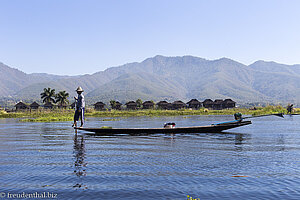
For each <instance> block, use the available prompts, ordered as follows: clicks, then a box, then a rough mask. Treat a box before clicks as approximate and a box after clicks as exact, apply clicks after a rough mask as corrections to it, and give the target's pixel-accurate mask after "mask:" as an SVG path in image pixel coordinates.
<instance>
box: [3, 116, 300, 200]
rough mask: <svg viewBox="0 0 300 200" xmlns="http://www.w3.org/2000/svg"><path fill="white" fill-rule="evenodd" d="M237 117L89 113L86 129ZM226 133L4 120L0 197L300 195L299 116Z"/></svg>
mask: <svg viewBox="0 0 300 200" xmlns="http://www.w3.org/2000/svg"><path fill="white" fill-rule="evenodd" d="M232 118H233V117H232V116H185V117H182V116H180V117H163V118H147V117H137V118H123V119H122V118H121V119H120V121H101V120H103V118H89V119H88V121H87V122H86V127H101V126H113V127H162V125H163V123H164V122H175V123H176V124H177V126H196V125H209V124H212V123H215V122H222V121H229V120H232ZM252 122H253V124H252V125H249V126H244V127H239V128H235V129H232V130H229V131H227V133H226V134H205V133H201V134H187V135H182V134H177V135H175V136H171V135H164V134H153V135H148V136H128V135H122V136H106V137H94V136H88V135H86V134H85V133H84V132H83V131H81V132H80V131H79V132H78V134H77V136H76V135H75V134H74V130H73V129H72V128H71V122H57V123H22V122H18V120H15V119H1V120H0V144H1V145H0V196H1V195H2V197H4V196H5V195H6V196H7V195H8V193H10V194H20V193H21V194H22V193H23V192H24V193H35V192H37V193H39V194H42V193H43V192H46V193H48V192H49V193H50V195H52V194H53V195H55V194H57V198H58V199H187V195H189V196H190V197H192V198H194V199H196V198H200V199H201V200H204V199H300V116H286V117H285V119H283V118H279V117H275V116H270V117H264V118H256V119H253V120H252Z"/></svg>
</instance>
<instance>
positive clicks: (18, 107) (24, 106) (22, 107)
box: [15, 101, 29, 111]
mask: <svg viewBox="0 0 300 200" xmlns="http://www.w3.org/2000/svg"><path fill="white" fill-rule="evenodd" d="M15 107H16V110H17V111H24V110H27V109H29V106H28V105H27V104H25V103H23V102H21V101H20V102H19V103H17V104H16V105H15Z"/></svg>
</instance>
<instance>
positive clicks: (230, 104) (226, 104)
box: [223, 99, 236, 108]
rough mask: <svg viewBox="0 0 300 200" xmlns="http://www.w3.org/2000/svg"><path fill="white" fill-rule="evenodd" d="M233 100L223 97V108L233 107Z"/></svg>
mask: <svg viewBox="0 0 300 200" xmlns="http://www.w3.org/2000/svg"><path fill="white" fill-rule="evenodd" d="M235 104H236V102H235V101H232V100H231V99H225V100H224V102H223V105H224V108H235Z"/></svg>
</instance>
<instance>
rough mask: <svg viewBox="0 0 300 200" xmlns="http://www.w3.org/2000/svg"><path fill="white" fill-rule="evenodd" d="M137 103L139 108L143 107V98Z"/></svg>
mask: <svg viewBox="0 0 300 200" xmlns="http://www.w3.org/2000/svg"><path fill="white" fill-rule="evenodd" d="M135 103H136V104H137V107H138V108H140V107H142V105H143V101H142V100H141V99H138V100H136V101H135Z"/></svg>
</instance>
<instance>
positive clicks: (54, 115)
mask: <svg viewBox="0 0 300 200" xmlns="http://www.w3.org/2000/svg"><path fill="white" fill-rule="evenodd" d="M237 112H240V113H242V114H243V115H252V116H257V115H265V114H274V113H287V110H286V108H284V107H282V106H266V107H257V108H256V109H247V108H233V109H224V110H209V109H206V108H201V109H199V110H190V109H182V110H156V109H149V110H110V111H95V110H93V109H87V111H86V113H85V116H86V117H103V118H105V119H103V121H116V120H117V119H115V118H117V117H139V116H148V117H161V116H183V115H233V114H234V113H237ZM294 113H300V108H295V109H294ZM73 115H74V110H71V109H55V110H37V111H31V112H30V111H25V112H11V113H6V112H4V111H0V118H18V119H19V120H20V121H22V122H55V121H73Z"/></svg>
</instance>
